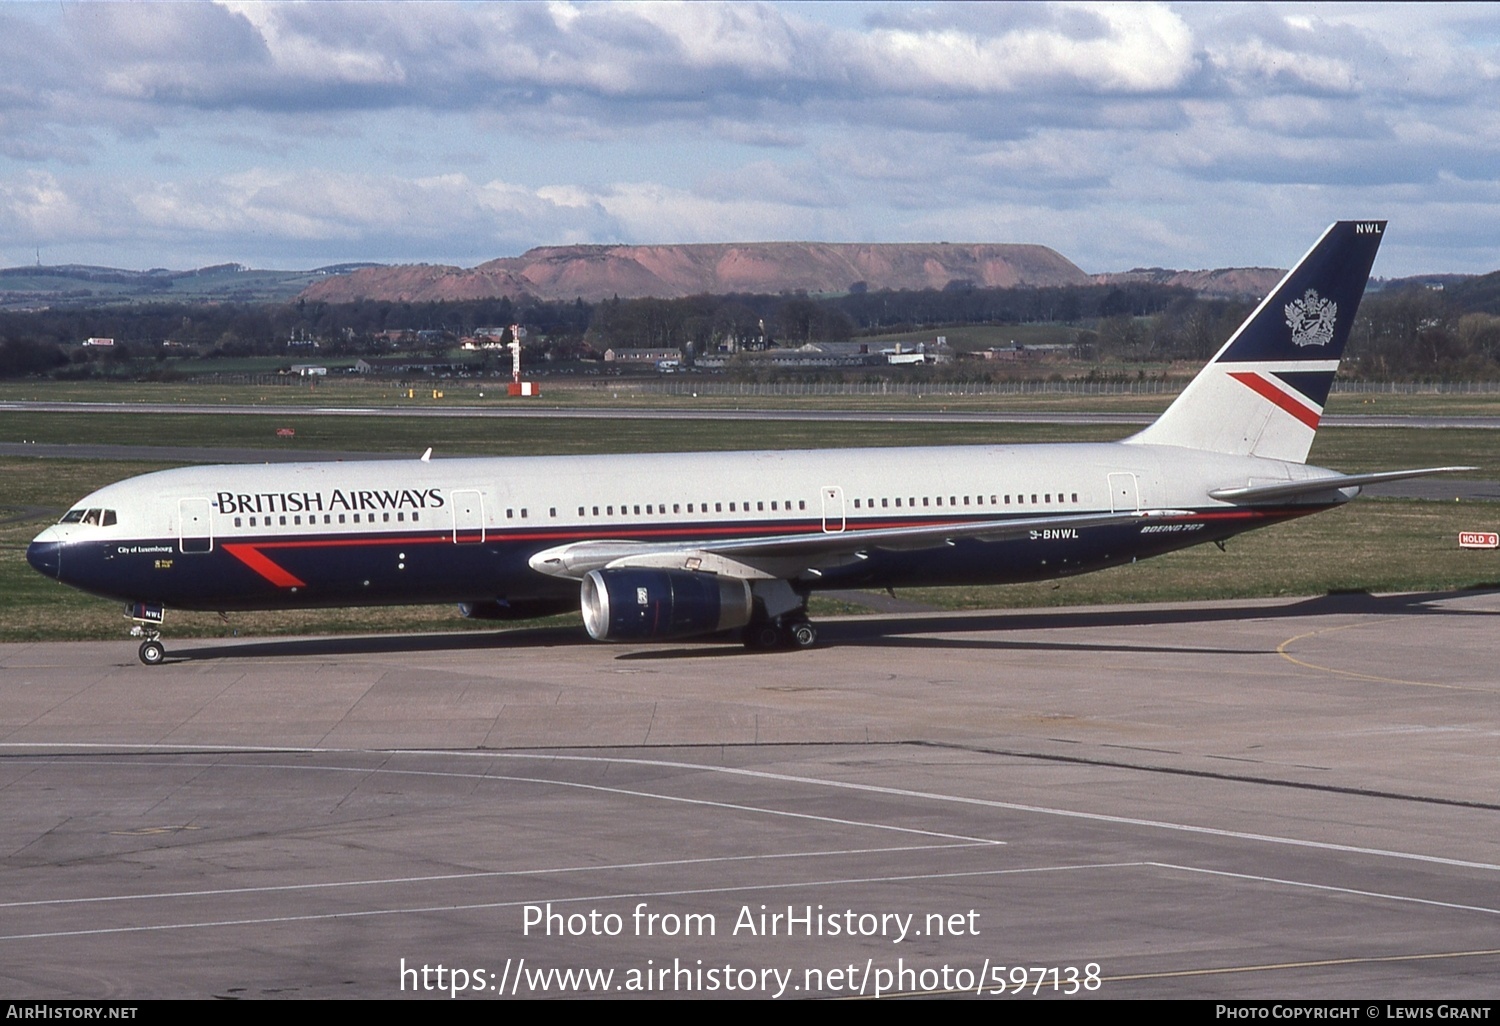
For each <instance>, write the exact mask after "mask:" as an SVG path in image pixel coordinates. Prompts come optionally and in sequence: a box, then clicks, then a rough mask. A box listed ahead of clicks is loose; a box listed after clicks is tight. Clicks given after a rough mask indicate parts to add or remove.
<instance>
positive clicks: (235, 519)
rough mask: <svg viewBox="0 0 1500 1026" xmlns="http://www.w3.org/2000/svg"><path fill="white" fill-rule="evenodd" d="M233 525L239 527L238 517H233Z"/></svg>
mask: <svg viewBox="0 0 1500 1026" xmlns="http://www.w3.org/2000/svg"><path fill="white" fill-rule="evenodd" d="M234 526H235V527H239V526H241V525H240V518H239V517H235V518H234Z"/></svg>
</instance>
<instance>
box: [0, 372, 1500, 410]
mask: <svg viewBox="0 0 1500 1026" xmlns="http://www.w3.org/2000/svg"><path fill="white" fill-rule="evenodd" d="M1142 369H1144V368H1142V367H1141V366H1138V365H1134V364H1132V365H1128V366H1127V365H1121V366H1119V367H1116V368H1108V367H1106V368H1103V371H1105V372H1108V373H1116V372H1118V373H1120V374H1124V375H1127V376H1130V375H1134V374H1135V373H1136V372H1137V371H1138V370H1142ZM1196 370H1197V367H1190V366H1187V365H1185V364H1183V365H1174V366H1173V367H1172V368H1171V372H1172V374H1173V375H1174V376H1175V377H1176V378H1177V379H1178V380H1179V381H1181V382H1186V380H1187V379H1188V378H1189V377H1191V376H1192V374H1193V372H1194V371H1196ZM1161 371H1162V367H1161V366H1160V365H1154V366H1153V368H1152V369H1151V370H1150V372H1149V373H1151V374H1159V373H1161ZM672 380H673V382H674V384H675V385H676V386H679V387H686V388H688V389H691V388H692V381H693V379H691V378H676V379H672ZM719 380H720V379H709V382H708V383H709V384H713V383H716V382H717V381H719ZM661 385H662V382H661V381H660V380H658V379H650V378H648V379H637V378H618V379H617V378H544V379H542V381H541V388H542V396H541V397H540V398H538V399H511V398H508V397H507V396H506V395H505V382H503V381H495V380H489V381H475V380H471V379H470V380H438V381H417V380H414V381H413V382H411V383H410V384H409V385H405V386H403V385H399V384H398V383H396V382H390V381H371V380H369V379H366V378H360V377H353V376H350V377H332V378H326V379H323V380H322V381H317V380H316V379H308V380H307V381H296V382H295V383H290V384H286V385H271V386H268V385H207V384H183V383H166V382H110V383H101V382H74V381H19V382H17V381H8V382H0V402H22V401H32V402H37V401H40V402H71V403H100V402H110V403H157V404H165V405H182V406H187V405H194V406H197V405H205V404H207V405H223V406H245V405H250V406H278V407H279V406H317V407H334V408H347V407H376V408H402V409H409V410H418V411H422V410H434V409H443V408H447V407H452V406H487V407H497V406H506V405H514V404H519V403H525V404H526V405H527V406H529V407H532V408H537V407H541V408H544V409H557V410H563V411H566V410H569V409H575V408H577V409H590V410H594V409H621V410H629V409H638V408H642V407H652V408H664V409H673V410H693V409H701V410H720V409H775V410H822V409H827V408H830V407H832V408H837V409H848V410H912V409H918V410H923V411H943V410H954V411H963V410H975V411H992V410H1010V411H1021V412H1081V411H1097V412H1112V413H1140V414H1148V415H1149V414H1156V413H1160V412H1161V411H1162V410H1164V409H1166V407H1167V404H1168V403H1170V402H1171V401H1172V399H1173V394H1171V393H1159V394H1157V393H1153V394H1142V395H1133V394H1106V395H1061V394H1056V393H1015V394H1000V395H968V394H962V392H961V391H960V390H958V389H956V388H955V389H949V390H945V389H944V387H943V386H941V385H937V384H934V385H933V386H932V391H931V392H930V393H929V394H926V395H922V396H909V395H859V396H854V395H849V396H844V395H838V396H830V395H806V396H801V395H775V394H768V395H753V396H718V395H708V394H704V395H698V396H695V395H693V394H691V392H689V393H688V394H685V395H666V394H663V393H662V392H661V391H660V388H661ZM408 388H410V390H411V391H412V392H413V393H414V395H413V396H412V397H408V396H407V390H408ZM434 388H437V389H439V390H440V391H442V393H443V397H442V398H441V399H434V398H433V397H432V391H433V389H434ZM1328 412H1329V413H1333V414H1349V413H1370V414H1416V415H1431V416H1439V415H1441V416H1453V417H1469V416H1500V392H1495V393H1473V394H1460V395H1454V394H1440V393H1438V392H1436V391H1433V392H1419V393H1416V394H1396V393H1377V394H1367V393H1344V392H1335V393H1333V395H1331V396H1330V397H1329V401H1328Z"/></svg>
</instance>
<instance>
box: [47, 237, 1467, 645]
mask: <svg viewBox="0 0 1500 1026" xmlns="http://www.w3.org/2000/svg"><path fill="white" fill-rule="evenodd" d="M1384 233H1385V222H1384V221H1340V222H1338V223H1337V224H1334V225H1332V226H1331V227H1330V228H1329V229H1328V230H1327V231H1326V232H1325V233H1324V234H1323V236H1322V237H1321V238H1320V239H1319V240H1318V241H1317V243H1316V244H1315V245H1314V246H1313V248H1312V249H1311V250H1310V251H1309V252H1308V253H1307V255H1306V256H1304V257H1303V258H1302V260H1301V261H1299V262H1298V263H1297V265H1296V266H1295V267H1294V268H1293V269H1292V270H1291V271H1290V272H1288V274H1287V275H1286V277H1285V278H1283V279H1282V280H1281V282H1280V284H1278V285H1277V286H1276V288H1275V289H1274V290H1273V291H1272V292H1271V294H1270V295H1268V296H1267V297H1266V298H1265V300H1264V301H1262V302H1261V304H1260V305H1259V306H1258V307H1257V308H1256V309H1255V311H1254V312H1253V313H1252V314H1251V315H1250V317H1249V318H1248V319H1247V320H1246V321H1245V322H1244V324H1242V325H1241V326H1240V327H1239V329H1238V330H1237V331H1236V332H1235V333H1234V335H1233V336H1232V337H1231V338H1230V339H1229V341H1228V342H1226V343H1225V344H1224V347H1223V348H1222V349H1220V350H1219V352H1218V354H1217V355H1215V356H1214V358H1213V360H1212V361H1210V362H1209V364H1208V365H1207V366H1206V367H1205V368H1204V369H1203V370H1202V371H1201V372H1200V373H1199V374H1198V376H1197V377H1195V378H1194V379H1193V381H1192V382H1191V383H1190V384H1189V385H1188V386H1187V388H1186V389H1184V390H1183V392H1182V393H1181V394H1180V395H1179V396H1178V397H1177V399H1176V400H1175V401H1174V402H1173V403H1172V404H1171V406H1170V407H1169V408H1168V409H1167V410H1166V412H1165V413H1163V414H1162V415H1161V416H1160V417H1159V418H1158V419H1157V420H1156V421H1155V423H1153V424H1152V425H1151V426H1150V427H1148V428H1146V429H1145V430H1143V431H1141V432H1140V433H1138V434H1136V435H1133V436H1131V437H1129V438H1126V439H1124V440H1122V441H1119V442H1110V443H1099V444H1054V445H1013V446H1007V445H998V446H996V445H973V446H950V447H942V448H884V449H834V450H809V451H776V452H769V451H768V452H739V453H682V454H667V455H636V456H568V457H551V456H548V457H525V458H483V459H446V460H430V461H429V460H426V459H422V460H417V459H409V460H382V461H371V462H341V463H303V464H290V465H287V464H282V465H261V466H212V467H186V468H183V469H179V470H167V471H161V472H159V473H154V474H146V475H144V476H141V477H136V478H132V479H130V480H127V481H122V482H119V483H117V484H112V485H109V486H108V487H105V488H101V489H99V490H98V491H96V492H94V493H93V494H91V495H88V496H86V497H85V498H83V499H82V500H80V501H79V502H78V503H77V504H76V505H75V506H74V507H73V508H72V509H70V510H69V511H68V512H67V514H66V515H64V516H63V518H62V520H61V521H60V522H59V523H57V524H55V525H53V526H51V527H49V528H47V529H46V530H45V531H43V532H42V533H41V534H40V535H38V536H37V538H36V540H35V541H33V542H32V543H31V545H30V547H29V548H28V549H27V553H26V558H27V560H28V561H29V562H30V563H31V565H32V566H33V567H35V568H36V569H37V570H39V571H40V572H42V573H44V574H46V575H48V576H49V577H55V578H56V579H57V580H59V581H61V582H63V583H64V584H69V585H72V586H73V587H76V588H80V589H82V590H84V591H87V592H90V593H92V594H95V595H101V596H104V597H106V598H112V599H116V600H123V601H124V602H125V603H126V604H127V611H128V615H130V616H131V617H132V618H134V619H135V620H136V621H137V626H136V628H135V633H136V634H137V635H141V636H144V638H145V640H144V641H143V642H142V643H141V646H140V657H141V660H142V661H143V662H145V663H148V664H155V663H159V662H161V661H162V660H163V658H164V656H165V649H164V648H163V646H162V643H161V640H160V626H161V623H162V618H163V612H164V610H165V609H166V608H168V607H173V606H175V607H179V608H183V609H200V610H225V611H227V610H245V609H277V608H291V607H312V606H360V605H383V604H386V605H388V604H397V603H401V604H405V603H422V602H456V603H459V604H460V606H461V608H462V609H463V611H464V613H465V614H466V615H469V616H477V617H483V618H490V619H499V620H503V619H516V618H522V617H533V616H538V615H544V614H550V613H556V612H562V611H566V610H569V609H581V610H582V613H583V620H584V624H585V625H586V627H587V628H588V632H589V634H590V635H591V636H593V637H594V638H596V639H598V640H601V641H605V640H609V641H613V640H649V639H669V638H683V637H692V636H698V635H708V634H715V633H718V632H722V631H739V632H740V635H741V637H742V638H743V640H744V642H745V644H746V645H749V646H751V647H755V648H771V647H776V646H793V647H795V646H806V645H811V644H813V643H814V641H815V640H816V637H817V635H816V632H815V630H814V628H813V625H812V624H811V623H809V622H808V618H807V600H808V596H809V595H810V594H811V593H812V592H814V591H817V590H819V589H826V588H887V587H903V586H904V587H910V586H916V585H922V586H932V585H965V584H996V583H1006V582H1013V581H1028V580H1037V579H1041V578H1050V577H1061V576H1065V575H1071V574H1080V573H1086V572H1088V571H1090V570H1099V569H1102V568H1104V567H1109V566H1115V565H1117V564H1121V563H1129V562H1132V561H1134V560H1137V559H1142V558H1145V557H1147V556H1154V555H1158V554H1160V553H1163V552H1170V551H1172V550H1174V549H1180V548H1184V547H1186V546H1188V545H1196V544H1199V543H1201V542H1208V541H1221V540H1223V539H1225V538H1228V537H1230V536H1232V535H1235V534H1238V533H1240V532H1242V531H1247V530H1250V529H1252V528H1257V527H1263V526H1265V525H1267V524H1272V523H1276V522H1277V521H1281V520H1287V519H1290V518H1292V517H1299V516H1304V515H1306V514H1308V513H1315V512H1317V511H1319V510H1324V509H1328V508H1330V507H1333V506H1337V505H1340V504H1342V503H1344V502H1347V501H1349V500H1350V499H1352V498H1354V496H1355V495H1357V494H1358V492H1359V489H1360V487H1361V486H1363V485H1367V484H1371V483H1374V482H1377V481H1390V480H1397V479H1400V478H1407V477H1418V476H1421V475H1425V474H1434V473H1441V472H1443V471H1445V470H1454V469H1461V468H1447V467H1444V468H1425V469H1421V470H1399V471H1390V472H1386V473H1376V474H1354V475H1344V474H1339V473H1336V472H1334V471H1331V470H1324V469H1321V468H1318V467H1313V466H1308V465H1307V464H1306V462H1305V461H1306V459H1307V454H1308V450H1309V448H1310V447H1311V445H1312V441H1313V436H1314V433H1315V432H1316V431H1317V428H1318V423H1319V420H1320V418H1321V416H1322V413H1323V406H1324V403H1325V402H1326V401H1327V398H1328V391H1329V388H1330V386H1331V384H1332V381H1333V376H1334V373H1335V371H1336V370H1337V369H1338V364H1339V357H1340V355H1341V354H1342V353H1343V350H1344V344H1345V343H1346V342H1347V340H1348V338H1349V329H1350V326H1351V325H1352V324H1353V322H1354V314H1355V311H1356V310H1357V309H1358V307H1359V302H1360V298H1361V296H1362V295H1363V294H1364V288H1365V283H1366V281H1367V280H1368V278H1369V274H1370V267H1371V265H1372V264H1373V262H1374V260H1375V252H1376V250H1377V249H1378V248H1379V246H1380V241H1381V238H1382V237H1383V235H1384Z"/></svg>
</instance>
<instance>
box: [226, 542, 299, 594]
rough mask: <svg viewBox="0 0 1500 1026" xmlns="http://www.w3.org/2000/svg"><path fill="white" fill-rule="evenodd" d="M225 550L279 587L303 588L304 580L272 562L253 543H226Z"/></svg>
mask: <svg viewBox="0 0 1500 1026" xmlns="http://www.w3.org/2000/svg"><path fill="white" fill-rule="evenodd" d="M224 551H225V552H227V553H229V554H230V555H231V556H233V557H234V558H235V559H237V560H239V561H240V562H241V563H244V564H245V565H246V566H248V567H249V568H250V569H251V570H254V571H255V572H256V573H258V574H260V575H261V576H262V577H264V578H265V579H266V580H268V581H270V582H271V583H272V584H274V585H276V586H277V587H278V588H301V587H303V582H302V581H301V580H299V579H298V578H296V577H293V576H292V575H291V574H289V573H287V572H286V570H285V569H283V568H282V567H280V566H278V565H277V564H275V563H273V562H271V561H270V560H269V559H267V558H266V557H265V556H264V555H262V554H261V553H260V552H259V551H258V550H257V549H256V548H255V546H253V545H225V546H224Z"/></svg>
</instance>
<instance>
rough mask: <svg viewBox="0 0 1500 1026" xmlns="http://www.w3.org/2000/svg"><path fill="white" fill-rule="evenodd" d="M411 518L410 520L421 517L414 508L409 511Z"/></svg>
mask: <svg viewBox="0 0 1500 1026" xmlns="http://www.w3.org/2000/svg"><path fill="white" fill-rule="evenodd" d="M411 518H412V520H421V519H422V515H421V514H420V513H418V512H417V511H416V510H412V511H411Z"/></svg>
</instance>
